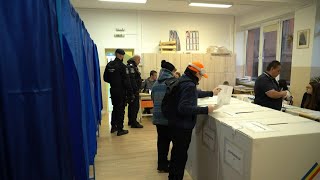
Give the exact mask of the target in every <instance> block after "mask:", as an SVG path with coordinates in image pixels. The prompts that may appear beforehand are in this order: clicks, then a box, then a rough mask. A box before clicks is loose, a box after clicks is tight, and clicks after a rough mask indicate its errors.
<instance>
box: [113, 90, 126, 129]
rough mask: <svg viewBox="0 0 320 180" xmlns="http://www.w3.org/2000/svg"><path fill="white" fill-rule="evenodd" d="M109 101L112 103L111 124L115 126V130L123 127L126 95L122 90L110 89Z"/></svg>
mask: <svg viewBox="0 0 320 180" xmlns="http://www.w3.org/2000/svg"><path fill="white" fill-rule="evenodd" d="M110 94H111V102H112V105H113V109H112V114H111V126H112V127H116V128H117V130H122V129H123V120H124V113H125V112H124V108H125V106H126V105H125V100H126V95H125V93H124V92H121V91H120V92H119V90H118V91H117V90H116V89H112V88H111V89H110Z"/></svg>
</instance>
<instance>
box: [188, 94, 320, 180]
mask: <svg viewBox="0 0 320 180" xmlns="http://www.w3.org/2000/svg"><path fill="white" fill-rule="evenodd" d="M198 102H199V103H202V104H203V105H204V104H206V103H215V102H217V101H216V99H214V98H211V99H206V100H200V101H198ZM319 138H320V124H319V123H317V122H314V121H312V120H309V119H306V118H303V117H299V116H293V115H290V114H287V113H283V112H281V111H276V110H273V109H269V108H265V107H261V106H258V105H255V104H251V103H247V102H241V101H239V100H235V99H234V98H232V99H231V101H230V104H229V105H224V106H223V107H221V108H220V109H218V110H217V111H216V112H213V113H210V114H209V115H199V116H198V120H197V124H196V127H195V128H194V132H193V135H192V141H191V144H190V148H189V151H188V154H189V157H188V162H187V165H186V169H187V171H188V172H189V174H190V175H191V176H192V178H193V179H194V180H212V179H218V180H264V179H266V180H270V179H272V180H277V179H279V180H280V179H281V180H283V179H301V178H302V177H303V176H304V175H305V174H306V173H307V172H308V170H309V169H310V168H311V167H312V166H313V165H314V164H315V163H316V162H318V163H319V162H320V155H319V152H320V144H319V143H317V142H319Z"/></svg>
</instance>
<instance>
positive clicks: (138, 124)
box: [131, 122, 143, 128]
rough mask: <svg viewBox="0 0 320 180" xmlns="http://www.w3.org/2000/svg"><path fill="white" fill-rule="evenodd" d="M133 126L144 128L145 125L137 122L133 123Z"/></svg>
mask: <svg viewBox="0 0 320 180" xmlns="http://www.w3.org/2000/svg"><path fill="white" fill-rule="evenodd" d="M131 128H143V126H142V125H141V124H140V123H138V122H135V123H132V124H131Z"/></svg>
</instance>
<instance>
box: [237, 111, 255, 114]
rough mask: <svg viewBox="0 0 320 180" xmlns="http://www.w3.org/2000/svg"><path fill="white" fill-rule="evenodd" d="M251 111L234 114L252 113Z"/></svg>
mask: <svg viewBox="0 0 320 180" xmlns="http://www.w3.org/2000/svg"><path fill="white" fill-rule="evenodd" d="M252 112H253V111H244V112H236V113H235V114H242V113H252Z"/></svg>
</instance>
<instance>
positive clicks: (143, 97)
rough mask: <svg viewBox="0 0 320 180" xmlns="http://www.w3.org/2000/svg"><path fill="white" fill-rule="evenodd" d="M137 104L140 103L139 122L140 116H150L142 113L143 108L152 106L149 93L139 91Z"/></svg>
mask: <svg viewBox="0 0 320 180" xmlns="http://www.w3.org/2000/svg"><path fill="white" fill-rule="evenodd" d="M139 104H140V108H139V118H140V122H141V119H142V116H152V114H142V109H143V108H153V102H152V99H151V94H148V93H139Z"/></svg>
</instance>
